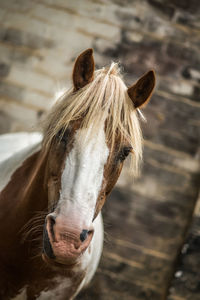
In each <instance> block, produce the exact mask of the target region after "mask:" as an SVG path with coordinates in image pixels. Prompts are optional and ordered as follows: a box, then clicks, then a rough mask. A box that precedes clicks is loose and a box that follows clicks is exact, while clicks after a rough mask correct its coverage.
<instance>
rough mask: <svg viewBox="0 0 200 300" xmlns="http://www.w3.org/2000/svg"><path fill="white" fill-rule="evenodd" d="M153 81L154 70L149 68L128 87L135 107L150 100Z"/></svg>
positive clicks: (154, 79)
mask: <svg viewBox="0 0 200 300" xmlns="http://www.w3.org/2000/svg"><path fill="white" fill-rule="evenodd" d="M155 81H156V78H155V72H154V71H153V70H151V71H149V72H147V73H146V74H144V75H143V76H142V77H141V78H140V79H139V80H138V81H137V82H136V83H135V84H133V85H132V86H131V87H129V88H128V90H127V92H128V95H129V97H130V98H131V100H132V101H133V104H134V107H135V108H139V107H141V106H143V105H144V104H146V103H147V102H148V101H149V100H150V98H151V94H152V92H153V89H154V86H155Z"/></svg>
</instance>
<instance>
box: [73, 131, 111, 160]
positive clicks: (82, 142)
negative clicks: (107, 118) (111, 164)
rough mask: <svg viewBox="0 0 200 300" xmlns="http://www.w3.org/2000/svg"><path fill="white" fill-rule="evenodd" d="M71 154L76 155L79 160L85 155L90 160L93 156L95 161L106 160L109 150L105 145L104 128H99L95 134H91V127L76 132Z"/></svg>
mask: <svg viewBox="0 0 200 300" xmlns="http://www.w3.org/2000/svg"><path fill="white" fill-rule="evenodd" d="M71 152H72V153H73V154H75V153H76V157H78V158H79V159H81V157H82V158H85V156H87V155H89V156H90V158H91V156H93V155H95V156H96V160H97V159H98V158H99V159H102V160H103V161H104V160H105V159H107V156H108V152H109V149H108V146H107V144H106V137H105V132H104V127H103V126H101V127H100V128H99V129H98V131H97V132H93V128H92V126H90V127H89V128H81V129H79V130H77V132H76V134H75V137H74V143H73V147H72V151H71ZM90 161H91V160H90Z"/></svg>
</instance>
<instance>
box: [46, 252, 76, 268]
mask: <svg viewBox="0 0 200 300" xmlns="http://www.w3.org/2000/svg"><path fill="white" fill-rule="evenodd" d="M42 259H43V261H44V262H45V263H46V264H48V265H50V266H52V267H56V268H62V269H72V268H74V267H75V266H77V265H78V264H79V261H78V260H77V261H75V262H73V263H69V262H60V261H59V262H58V261H56V260H55V259H54V258H53V259H52V258H49V257H48V256H47V255H46V254H45V252H43V253H42Z"/></svg>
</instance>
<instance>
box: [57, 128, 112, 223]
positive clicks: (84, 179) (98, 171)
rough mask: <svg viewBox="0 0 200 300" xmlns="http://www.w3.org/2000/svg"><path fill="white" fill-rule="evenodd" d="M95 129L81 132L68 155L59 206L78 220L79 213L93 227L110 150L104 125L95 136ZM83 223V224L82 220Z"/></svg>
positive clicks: (78, 133)
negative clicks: (93, 131) (93, 132)
mask: <svg viewBox="0 0 200 300" xmlns="http://www.w3.org/2000/svg"><path fill="white" fill-rule="evenodd" d="M91 132H92V127H90V128H89V129H79V130H78V131H77V132H76V134H75V137H74V144H73V148H72V150H71V152H70V153H69V155H68V156H67V159H66V162H65V168H64V171H63V174H62V178H61V192H60V200H59V207H60V208H61V212H62V213H63V214H65V215H68V216H71V217H72V218H73V214H74V217H75V218H76V219H77V213H78V214H80V215H81V216H82V217H81V218H80V219H82V220H84V224H83V225H85V226H90V225H91V223H92V219H93V216H94V211H95V206H96V201H97V197H98V194H99V192H100V189H101V185H102V181H103V172H104V165H105V163H106V161H107V159H108V155H109V149H108V147H107V145H106V140H105V132H104V126H102V128H100V130H99V131H98V134H94V135H92V133H91ZM80 222H81V223H82V221H81V220H80Z"/></svg>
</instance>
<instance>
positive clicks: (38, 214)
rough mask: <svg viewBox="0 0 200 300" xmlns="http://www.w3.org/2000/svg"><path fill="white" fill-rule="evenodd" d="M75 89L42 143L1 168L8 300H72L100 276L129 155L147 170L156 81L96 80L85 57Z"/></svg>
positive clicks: (116, 75)
mask: <svg viewBox="0 0 200 300" xmlns="http://www.w3.org/2000/svg"><path fill="white" fill-rule="evenodd" d="M72 82H73V85H72V88H70V89H69V90H67V91H65V92H64V93H63V95H62V96H60V98H59V99H58V101H57V102H56V103H55V104H54V105H53V106H52V108H51V109H50V111H49V112H48V113H47V115H46V117H45V118H44V120H43V121H42V124H41V126H42V133H43V137H42V138H37V139H36V141H35V143H32V144H31V145H28V146H26V147H25V148H23V149H22V150H21V151H19V152H18V154H17V155H16V156H14V158H13V157H12V159H9V158H7V159H6V160H5V162H6V163H3V164H2V163H1V165H0V169H1V185H0V187H1V193H0V224H1V226H0V237H1V238H0V299H2V300H7V299H12V300H14V299H15V300H17V299H18V300H19V299H28V300H34V299H39V300H44V299H58V300H61V299H66V300H67V299H70V300H72V299H74V298H75V297H76V296H77V294H78V293H79V292H80V290H81V289H82V288H84V287H86V286H87V285H88V284H89V282H90V281H91V279H92V277H93V275H94V273H95V271H96V269H97V266H98V263H99V260H100V257H101V253H102V247H103V239H104V234H103V222H102V217H101V209H102V207H103V205H104V203H105V200H106V197H107V196H108V195H109V194H110V192H111V190H112V189H113V187H114V185H115V183H116V182H117V179H118V177H119V175H120V172H121V170H122V166H123V163H124V161H125V159H126V157H128V155H129V154H130V159H131V160H130V165H131V170H132V171H133V175H136V174H137V173H138V170H139V164H140V162H141V159H142V133H141V129H140V122H139V121H140V120H139V113H138V112H139V111H140V108H141V107H142V106H143V105H145V104H146V103H147V102H148V101H149V99H150V97H151V95H152V91H153V89H154V86H155V74H154V71H153V70H150V71H148V72H147V73H145V74H144V75H143V76H142V77H141V78H140V79H139V80H138V81H136V83H134V84H133V85H131V86H130V87H128V88H127V87H126V85H125V83H124V81H123V80H122V76H121V74H120V68H119V66H118V64H117V63H114V62H113V63H111V65H110V66H108V67H104V68H102V69H99V70H96V71H95V63H94V57H93V50H92V49H87V50H85V51H84V52H82V53H81V54H80V55H79V56H78V57H77V59H76V61H75V64H74V67H73V74H72ZM13 141H16V139H14V140H13ZM2 166H3V167H2Z"/></svg>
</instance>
